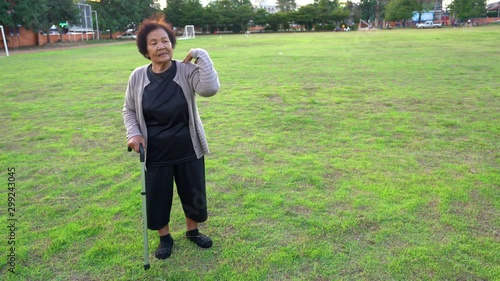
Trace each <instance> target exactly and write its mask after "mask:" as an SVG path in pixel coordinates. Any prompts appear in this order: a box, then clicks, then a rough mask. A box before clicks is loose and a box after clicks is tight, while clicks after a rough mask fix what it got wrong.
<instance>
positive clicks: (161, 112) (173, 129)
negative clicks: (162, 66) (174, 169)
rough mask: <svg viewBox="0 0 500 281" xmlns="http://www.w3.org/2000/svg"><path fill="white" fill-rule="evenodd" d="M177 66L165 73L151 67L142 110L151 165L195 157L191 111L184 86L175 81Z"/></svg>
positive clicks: (173, 65)
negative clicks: (190, 130) (190, 128)
mask: <svg viewBox="0 0 500 281" xmlns="http://www.w3.org/2000/svg"><path fill="white" fill-rule="evenodd" d="M176 72H177V67H176V64H175V62H174V61H172V66H171V67H170V68H169V69H167V70H166V71H165V72H162V73H154V72H153V70H152V68H151V66H149V68H148V78H149V80H150V81H151V83H150V84H149V85H147V86H146V88H145V89H144V96H143V98H142V110H143V112H144V119H145V120H146V126H147V129H148V165H154V166H160V165H172V164H177V163H182V162H188V161H192V160H195V159H196V154H195V152H194V148H193V143H192V141H191V135H190V133H189V112H188V105H187V101H186V97H185V96H184V92H183V91H182V88H181V87H180V86H179V85H178V84H177V83H175V82H174V80H173V79H174V77H175V74H176Z"/></svg>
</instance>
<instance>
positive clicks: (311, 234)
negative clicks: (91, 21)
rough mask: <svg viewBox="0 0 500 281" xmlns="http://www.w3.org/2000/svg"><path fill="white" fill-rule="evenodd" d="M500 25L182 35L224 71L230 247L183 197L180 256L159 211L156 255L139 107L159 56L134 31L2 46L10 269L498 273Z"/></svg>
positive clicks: (157, 273)
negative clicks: (9, 48)
mask: <svg viewBox="0 0 500 281" xmlns="http://www.w3.org/2000/svg"><path fill="white" fill-rule="evenodd" d="M498 42H500V27H481V28H474V29H439V30H391V31H375V32H346V33H294V34H265V35H256V34H254V35H251V36H250V37H249V38H244V37H243V35H238V36H236V35H226V36H206V37H198V38H196V39H195V40H184V41H179V42H178V46H177V48H176V51H175V58H176V59H182V58H183V57H184V56H185V54H186V53H187V52H188V50H189V49H190V48H193V47H201V48H204V49H206V50H208V52H209V53H210V55H211V57H212V59H213V61H214V64H215V67H216V69H217V70H218V72H219V77H220V81H221V90H220V92H219V93H218V94H217V95H216V96H214V97H212V98H208V99H206V98H198V106H199V109H200V113H201V116H202V120H203V122H204V125H205V130H206V132H207V136H208V140H209V145H210V149H211V151H212V154H210V155H209V156H207V157H206V166H207V188H208V203H209V215H210V217H209V220H208V221H207V222H206V223H204V224H202V225H201V230H202V232H204V233H206V234H208V235H210V236H211V237H212V239H213V240H214V247H213V248H212V249H210V250H199V249H197V248H196V246H195V245H194V244H192V243H190V242H189V241H187V240H186V239H185V238H184V237H183V235H184V230H185V229H184V228H185V225H184V220H183V214H182V210H181V206H180V202H179V200H178V198H175V199H174V205H173V210H172V222H171V230H172V235H173V238H174V240H175V245H174V249H173V253H172V256H171V258H169V259H167V260H165V261H158V260H156V259H155V258H154V255H153V251H154V249H156V246H157V243H158V238H157V234H156V232H153V231H150V232H149V242H150V250H151V255H150V256H151V269H150V270H149V271H144V270H143V268H142V225H141V201H140V200H141V198H140V188H141V187H140V178H139V177H140V172H139V161H138V157H137V154H132V153H127V152H126V147H125V145H126V140H125V129H124V127H123V123H122V118H121V110H122V105H123V96H124V91H125V88H126V83H127V80H128V76H129V75H130V73H131V71H132V70H133V69H134V68H135V67H137V66H139V65H143V64H146V63H147V62H148V61H147V60H145V59H144V58H143V57H141V55H140V54H139V53H138V52H137V49H136V47H135V45H134V43H132V42H130V43H125V44H118V45H115V44H113V45H111V44H100V45H98V46H88V47H86V48H77V49H65V50H57V51H50V50H47V51H43V52H37V53H29V54H15V53H14V54H13V55H12V56H10V57H8V58H6V57H1V58H0V75H1V79H0V91H1V97H2V102H0V120H1V124H2V130H1V132H0V136H1V140H0V151H1V155H0V160H1V163H2V164H1V169H2V175H3V176H2V178H1V179H0V181H1V183H2V186H3V189H2V196H1V200H0V214H1V217H2V227H1V228H0V229H1V230H0V237H3V238H2V239H3V240H2V241H0V243H1V245H2V246H1V247H0V249H1V256H2V260H1V261H0V269H1V280H499V279H500V256H499V254H498V253H500V244H499V242H500V233H499V226H500V216H499V213H500V212H499V211H500V191H499V187H500V173H499V172H500V169H499V168H500V159H499V156H500V153H499V151H500V145H499V144H500V122H499V120H500V114H499V113H500V102H499V98H500V94H499V93H500V46H499V43H498ZM8 168H15V174H13V175H12V176H14V177H10V179H9V174H8ZM9 182H14V183H15V186H14V187H15V190H11V191H15V197H13V196H12V195H9V190H8V187H9V185H8V183H9ZM12 186H13V185H12V184H11V185H10V187H12ZM9 197H10V198H13V199H9ZM9 200H10V202H11V206H12V204H15V212H14V210H13V209H9ZM9 218H11V219H12V218H13V219H16V220H8V219H9ZM12 224H14V225H15V230H12V231H11V229H9V226H11V225H12ZM12 241H14V242H15V245H13V244H12ZM9 243H11V244H12V245H9ZM12 246H14V247H15V249H11V247H12ZM13 255H15V256H14V257H13ZM12 259H14V261H15V265H14V264H9V263H8V262H9V261H12ZM9 270H11V271H15V273H12V272H9Z"/></svg>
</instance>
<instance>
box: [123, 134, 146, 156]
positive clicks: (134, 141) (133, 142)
mask: <svg viewBox="0 0 500 281" xmlns="http://www.w3.org/2000/svg"><path fill="white" fill-rule="evenodd" d="M140 144H142V147H144V149H146V141H144V138H143V137H142V136H135V137H131V138H130V139H129V140H128V142H127V146H128V147H130V148H132V149H133V150H134V151H135V152H139V145H140Z"/></svg>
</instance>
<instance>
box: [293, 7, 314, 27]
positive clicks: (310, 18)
mask: <svg viewBox="0 0 500 281" xmlns="http://www.w3.org/2000/svg"><path fill="white" fill-rule="evenodd" d="M317 10H318V9H317V7H316V6H315V5H313V4H309V5H305V6H302V7H300V8H299V10H298V11H296V12H295V13H293V14H292V17H293V18H294V21H295V22H296V23H298V24H300V25H305V26H306V29H307V30H311V29H312V28H313V26H314V25H315V24H316V23H317V22H318V16H317Z"/></svg>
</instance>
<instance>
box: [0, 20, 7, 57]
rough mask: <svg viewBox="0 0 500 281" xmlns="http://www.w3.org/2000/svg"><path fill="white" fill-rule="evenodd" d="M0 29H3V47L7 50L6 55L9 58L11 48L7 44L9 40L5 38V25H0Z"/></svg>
mask: <svg viewBox="0 0 500 281" xmlns="http://www.w3.org/2000/svg"><path fill="white" fill-rule="evenodd" d="M0 29H2V40H3V46H4V48H5V54H6V55H7V56H9V46H8V43H7V38H5V31H4V30H3V25H0Z"/></svg>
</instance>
